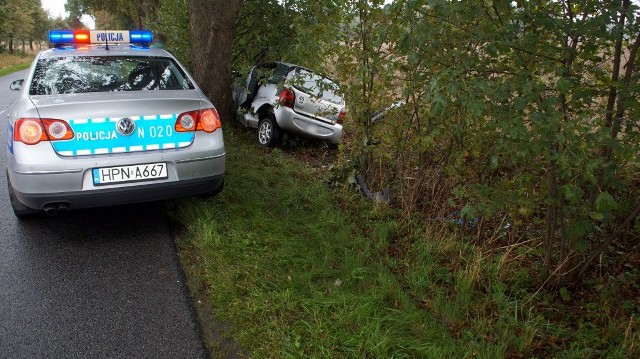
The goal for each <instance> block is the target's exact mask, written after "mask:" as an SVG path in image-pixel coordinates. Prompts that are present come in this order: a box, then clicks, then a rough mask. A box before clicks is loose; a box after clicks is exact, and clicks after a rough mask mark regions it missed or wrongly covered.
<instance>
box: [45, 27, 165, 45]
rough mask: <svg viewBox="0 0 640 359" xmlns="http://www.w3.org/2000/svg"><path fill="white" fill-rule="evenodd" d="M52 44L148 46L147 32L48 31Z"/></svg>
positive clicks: (151, 35)
mask: <svg viewBox="0 0 640 359" xmlns="http://www.w3.org/2000/svg"><path fill="white" fill-rule="evenodd" d="M49 41H50V42H51V43H52V44H56V45H62V44H105V43H108V44H149V43H151V42H152V41H153V34H152V32H151V31H149V30H49Z"/></svg>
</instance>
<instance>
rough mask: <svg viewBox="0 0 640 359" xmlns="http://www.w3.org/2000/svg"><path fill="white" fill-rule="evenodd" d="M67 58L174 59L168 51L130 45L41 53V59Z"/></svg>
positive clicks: (61, 49)
mask: <svg viewBox="0 0 640 359" xmlns="http://www.w3.org/2000/svg"><path fill="white" fill-rule="evenodd" d="M65 56H162V57H172V56H171V55H170V54H169V53H168V52H167V51H166V50H164V49H159V48H150V47H142V46H134V45H130V44H112V45H111V44H110V45H109V50H107V49H106V46H105V45H103V44H97V45H82V46H77V45H75V46H59V47H55V48H51V49H48V50H43V51H42V52H41V53H40V56H39V58H40V59H48V58H56V57H65Z"/></svg>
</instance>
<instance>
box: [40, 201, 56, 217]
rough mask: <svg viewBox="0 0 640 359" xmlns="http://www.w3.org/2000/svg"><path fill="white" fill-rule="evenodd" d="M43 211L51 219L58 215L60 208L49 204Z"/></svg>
mask: <svg viewBox="0 0 640 359" xmlns="http://www.w3.org/2000/svg"><path fill="white" fill-rule="evenodd" d="M42 210H43V211H44V213H46V214H47V216H50V217H52V216H55V215H56V214H58V206H57V205H55V204H47V205H45V206H44V207H43V208H42Z"/></svg>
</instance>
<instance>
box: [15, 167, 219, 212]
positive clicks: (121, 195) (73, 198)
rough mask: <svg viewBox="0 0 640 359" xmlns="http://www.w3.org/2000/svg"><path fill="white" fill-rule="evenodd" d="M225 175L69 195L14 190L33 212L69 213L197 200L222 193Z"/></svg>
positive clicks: (67, 193) (76, 192)
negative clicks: (59, 207)
mask: <svg viewBox="0 0 640 359" xmlns="http://www.w3.org/2000/svg"><path fill="white" fill-rule="evenodd" d="M223 181H224V174H221V175H217V176H211V177H206V178H197V179H191V180H182V181H176V182H169V183H166V182H165V183H152V184H150V183H144V184H142V185H139V186H130V187H124V188H122V187H120V188H104V189H100V190H93V191H75V192H65V193H46V192H41V193H24V192H20V191H19V190H16V189H14V192H15V196H16V197H17V198H18V200H19V201H20V202H22V203H23V204H24V205H26V206H27V207H30V208H35V209H43V208H44V207H45V206H47V205H54V206H57V205H59V204H66V206H67V207H68V208H69V209H78V208H91V207H105V206H113V205H119V204H128V203H138V202H149V201H157V200H164V199H169V198H178V197H185V196H193V195H198V194H204V193H212V192H215V191H217V190H221V189H222V188H221V186H222V184H223Z"/></svg>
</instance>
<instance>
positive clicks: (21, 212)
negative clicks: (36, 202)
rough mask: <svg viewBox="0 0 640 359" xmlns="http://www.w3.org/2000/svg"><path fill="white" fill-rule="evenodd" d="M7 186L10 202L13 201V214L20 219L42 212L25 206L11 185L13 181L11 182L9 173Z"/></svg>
mask: <svg viewBox="0 0 640 359" xmlns="http://www.w3.org/2000/svg"><path fill="white" fill-rule="evenodd" d="M7 187H8V191H9V202H11V208H12V209H13V214H15V216H16V217H18V218H20V219H26V218H30V217H33V216H35V215H36V214H38V213H40V211H39V210H37V209H33V208H29V207H27V206H25V205H24V204H23V203H22V202H20V200H19V199H18V198H17V197H16V195H15V193H14V192H13V187H11V183H10V182H9V175H8V174H7Z"/></svg>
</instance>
